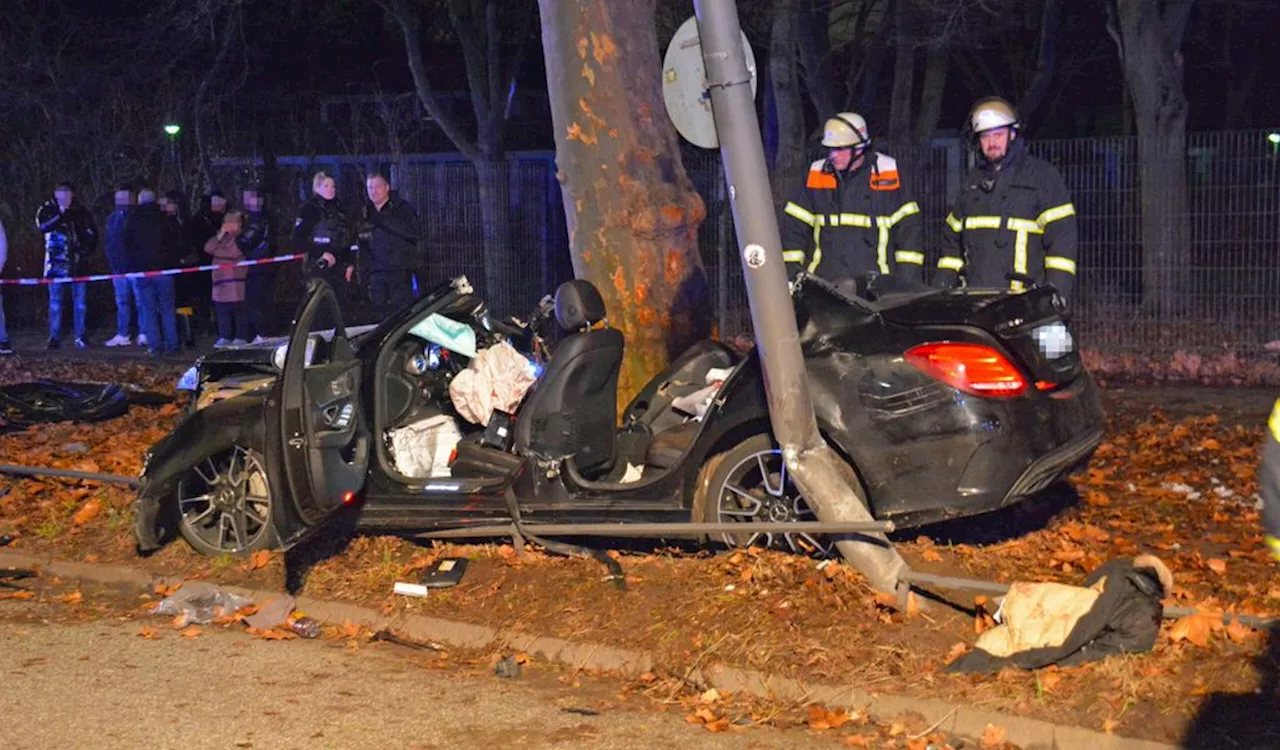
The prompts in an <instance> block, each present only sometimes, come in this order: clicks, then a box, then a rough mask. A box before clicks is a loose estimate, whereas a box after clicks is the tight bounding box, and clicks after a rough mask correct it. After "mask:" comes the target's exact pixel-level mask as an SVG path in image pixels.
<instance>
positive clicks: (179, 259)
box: [160, 214, 200, 268]
mask: <svg viewBox="0 0 1280 750" xmlns="http://www.w3.org/2000/svg"><path fill="white" fill-rule="evenodd" d="M164 219H165V223H164V237H163V238H162V244H163V249H162V250H161V253H160V256H161V258H160V262H161V263H162V264H163V265H164V267H165V268H181V267H183V266H193V265H196V262H197V261H198V260H200V259H199V258H196V259H194V260H193V259H192V256H193V253H192V252H191V246H190V245H188V244H187V227H186V225H185V224H184V223H183V222H182V219H181V218H180V217H178V216H175V215H172V214H165V216H164Z"/></svg>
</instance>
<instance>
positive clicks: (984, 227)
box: [934, 141, 1077, 297]
mask: <svg viewBox="0 0 1280 750" xmlns="http://www.w3.org/2000/svg"><path fill="white" fill-rule="evenodd" d="M1010 145H1011V153H1010V155H1009V156H1008V157H1006V159H1005V164H1004V167H1003V168H1002V169H1000V170H995V169H994V168H992V167H991V166H990V165H985V166H982V167H978V168H975V169H974V170H973V171H971V172H970V173H969V176H968V178H967V179H966V180H965V183H964V186H963V187H962V188H961V189H960V194H959V195H958V196H957V197H956V203H955V208H954V210H952V212H951V213H950V214H949V215H948V216H947V228H946V230H945V231H944V232H943V249H942V254H941V257H939V259H938V272H937V275H936V276H935V277H934V283H935V284H937V285H938V286H943V287H950V286H954V285H955V283H956V278H957V276H959V275H960V274H961V273H962V272H963V275H964V277H965V283H966V284H967V285H968V286H971V287H983V288H1001V289H1004V288H1008V289H1010V290H1012V291H1015V292H1020V291H1023V288H1024V286H1025V285H1024V284H1023V283H1022V282H1020V281H1010V280H1009V279H1007V278H1006V274H1009V273H1018V274H1024V275H1026V276H1030V277H1031V278H1033V279H1035V280H1036V281H1037V283H1051V284H1053V285H1054V287H1056V288H1057V289H1058V291H1059V292H1060V293H1061V294H1062V296H1063V297H1070V296H1071V293H1072V290H1073V288H1074V286H1075V277H1076V253H1077V245H1076V243H1077V228H1076V209H1075V205H1074V204H1072V202H1071V196H1070V194H1069V193H1068V192H1067V186H1066V183H1064V182H1063V181H1062V175H1060V174H1058V170H1057V169H1055V168H1054V167H1053V165H1052V164H1050V163H1048V162H1046V161H1044V160H1042V159H1037V158H1036V157H1034V156H1032V155H1031V154H1028V153H1026V152H1025V150H1024V149H1023V148H1021V147H1020V146H1021V144H1020V143H1019V142H1018V141H1014V143H1013V144H1010Z"/></svg>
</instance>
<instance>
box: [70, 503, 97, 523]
mask: <svg viewBox="0 0 1280 750" xmlns="http://www.w3.org/2000/svg"><path fill="white" fill-rule="evenodd" d="M101 512H102V501H101V500H99V499H98V498H96V497H93V498H90V499H89V502H87V503H85V504H84V505H82V506H80V510H78V511H76V513H75V515H73V516H72V517H71V522H72V523H74V524H75V525H76V526H83V525H85V524H86V523H89V522H90V521H92V520H93V519H95V518H97V517H98V514H99V513H101Z"/></svg>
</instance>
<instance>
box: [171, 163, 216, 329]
mask: <svg viewBox="0 0 1280 750" xmlns="http://www.w3.org/2000/svg"><path fill="white" fill-rule="evenodd" d="M226 214H227V197H226V196H225V195H224V194H223V193H222V191H221V190H218V189H217V188H215V189H213V190H211V191H209V194H208V195H206V196H204V198H203V199H201V201H200V209H199V210H198V211H196V212H195V214H194V215H193V216H192V217H191V219H190V220H189V221H188V222H187V232H188V236H187V242H188V244H189V245H190V247H191V250H192V254H191V265H193V266H198V265H200V264H201V263H203V262H205V261H207V260H208V258H206V257H205V256H204V253H203V250H204V246H205V243H206V242H208V241H209V238H210V237H213V236H214V235H216V234H218V232H220V231H222V220H223V218H224V217H225V216H226ZM182 282H183V284H184V285H185V288H184V289H182V290H181V296H182V297H183V298H184V299H186V300H187V301H188V302H189V304H190V305H191V307H192V319H193V320H194V321H195V322H196V326H195V327H198V328H199V329H200V330H201V331H208V330H211V329H212V326H211V321H212V318H213V314H212V311H211V308H210V300H211V299H212V296H211V290H212V283H213V282H212V281H211V279H210V277H209V274H207V273H203V272H201V273H188V274H183V275H182Z"/></svg>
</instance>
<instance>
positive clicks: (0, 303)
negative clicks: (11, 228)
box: [0, 221, 13, 355]
mask: <svg viewBox="0 0 1280 750" xmlns="http://www.w3.org/2000/svg"><path fill="white" fill-rule="evenodd" d="M8 259H9V239H8V237H7V236H6V235H5V232H4V222H3V221H0V274H2V273H4V264H5V261H7V260H8ZM7 354H13V347H12V346H10V345H9V330H8V329H7V328H6V327H5V323H4V287H3V286H0V355H7Z"/></svg>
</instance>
